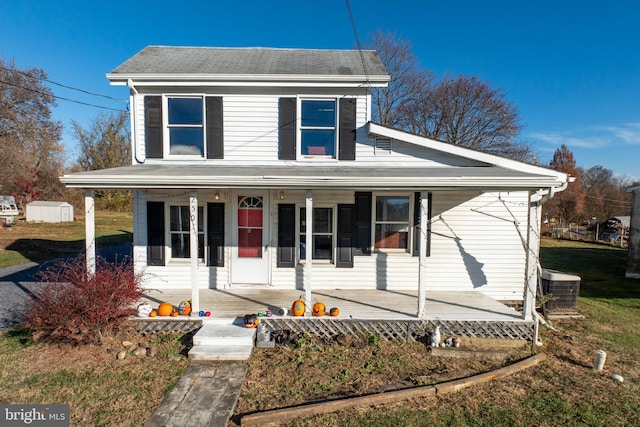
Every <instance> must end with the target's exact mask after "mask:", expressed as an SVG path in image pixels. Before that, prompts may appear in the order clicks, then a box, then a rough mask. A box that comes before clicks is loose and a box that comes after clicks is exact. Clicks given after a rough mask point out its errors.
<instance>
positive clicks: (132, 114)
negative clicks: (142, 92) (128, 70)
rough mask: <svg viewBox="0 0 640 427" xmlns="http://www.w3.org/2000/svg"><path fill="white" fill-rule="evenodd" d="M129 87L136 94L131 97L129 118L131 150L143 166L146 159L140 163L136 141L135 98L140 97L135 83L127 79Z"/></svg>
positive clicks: (135, 158)
mask: <svg viewBox="0 0 640 427" xmlns="http://www.w3.org/2000/svg"><path fill="white" fill-rule="evenodd" d="M127 86H129V90H130V91H131V92H133V93H134V95H135V96H133V95H130V96H131V107H130V109H129V116H130V118H131V149H132V150H133V158H134V160H135V161H136V162H137V163H139V164H142V163H144V159H143V160H142V161H140V159H138V144H137V141H136V113H135V111H134V110H135V108H134V107H135V98H136V97H137V96H138V95H139V93H138V91H137V90H136V88H135V87H134V86H133V81H132V80H131V79H127Z"/></svg>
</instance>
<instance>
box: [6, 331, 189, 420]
mask: <svg viewBox="0 0 640 427" xmlns="http://www.w3.org/2000/svg"><path fill="white" fill-rule="evenodd" d="M124 338H127V339H130V340H132V341H133V342H137V341H136V340H140V339H141V337H139V336H136V335H135V334H133V333H128V334H125V335H122V336H120V337H118V338H117V339H116V338H115V337H111V339H110V340H109V342H107V343H105V344H104V345H102V346H81V347H69V346H54V345H45V344H34V343H33V342H32V341H31V340H30V338H29V335H28V333H27V332H26V331H23V330H13V331H9V332H8V333H5V334H2V335H0V367H2V369H0V383H2V389H0V403H34V404H47V403H65V404H69V406H70V409H71V424H72V425H94V426H114V425H128V426H141V425H144V424H145V422H146V420H148V419H149V417H150V416H151V414H152V413H153V411H154V410H155V408H157V407H158V406H159V405H160V403H161V402H162V400H163V399H164V397H165V396H166V395H167V394H168V392H169V391H170V390H171V388H172V387H173V385H174V384H175V383H176V382H177V381H178V379H179V378H180V376H181V375H182V374H183V372H184V370H185V369H186V367H187V366H188V360H187V358H186V357H185V356H184V354H185V348H184V344H183V343H182V342H181V339H180V337H179V336H177V335H167V336H159V337H156V338H153V339H145V340H147V341H149V342H150V343H151V344H152V345H154V346H156V347H157V348H158V354H157V355H156V356H155V357H152V358H149V357H135V356H131V355H129V356H128V357H127V358H126V359H125V360H116V358H115V356H113V354H111V353H109V352H108V351H107V349H108V348H110V347H117V348H120V349H122V345H121V340H122V339H124Z"/></svg>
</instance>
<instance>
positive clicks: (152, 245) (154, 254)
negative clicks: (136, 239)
mask: <svg viewBox="0 0 640 427" xmlns="http://www.w3.org/2000/svg"><path fill="white" fill-rule="evenodd" d="M147 265H164V203H163V202H147Z"/></svg>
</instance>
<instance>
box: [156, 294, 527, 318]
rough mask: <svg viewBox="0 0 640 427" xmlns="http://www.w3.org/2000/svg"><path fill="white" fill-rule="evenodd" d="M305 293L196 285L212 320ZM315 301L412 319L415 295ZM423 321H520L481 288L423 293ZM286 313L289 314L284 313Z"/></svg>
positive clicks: (361, 313) (176, 299)
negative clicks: (207, 287) (477, 289)
mask: <svg viewBox="0 0 640 427" xmlns="http://www.w3.org/2000/svg"><path fill="white" fill-rule="evenodd" d="M301 293H304V291H300V290H281V289H272V288H266V287H265V288H251V289H249V288H240V289H233V290H231V289H200V309H201V310H204V311H210V312H211V313H212V316H213V317H214V318H225V319H229V318H237V317H242V316H244V315H245V314H249V313H258V312H260V311H266V310H271V311H272V312H273V313H277V312H278V309H279V308H281V307H285V308H288V309H290V308H291V304H292V303H293V301H295V300H296V299H298V298H299V297H300V294H301ZM312 297H313V299H314V300H315V301H322V302H323V303H324V304H325V306H326V307H327V310H329V308H331V307H338V308H339V309H340V318H347V319H349V318H353V319H360V320H362V319H366V320H409V319H416V312H417V307H418V293H417V291H416V292H411V291H384V290H317V291H313V292H312ZM145 299H146V300H148V301H150V303H151V304H152V305H154V306H156V305H157V304H158V303H159V302H162V301H167V302H170V303H172V304H174V305H176V306H177V305H178V304H179V303H180V301H183V300H189V299H191V291H190V290H189V289H164V290H162V291H158V290H153V291H151V290H150V291H148V292H146V293H145ZM425 315H426V316H425V318H424V320H443V321H497V322H518V321H524V320H523V319H522V315H521V313H518V312H517V311H515V310H514V309H513V308H511V307H508V306H506V305H504V304H502V303H500V302H499V301H496V300H494V299H492V298H490V297H488V296H486V295H484V294H482V293H480V292H472V291H470V292H442V291H440V292H434V291H429V292H427V303H426V310H425ZM288 317H290V316H288Z"/></svg>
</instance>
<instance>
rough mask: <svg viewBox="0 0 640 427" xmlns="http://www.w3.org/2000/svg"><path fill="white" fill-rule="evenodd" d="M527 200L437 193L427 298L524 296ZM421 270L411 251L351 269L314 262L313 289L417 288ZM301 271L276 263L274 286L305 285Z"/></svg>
mask: <svg viewBox="0 0 640 427" xmlns="http://www.w3.org/2000/svg"><path fill="white" fill-rule="evenodd" d="M527 202H528V194H527V192H512V193H486V194H480V195H479V194H478V192H434V193H433V211H434V212H433V215H432V233H431V239H432V241H431V256H430V257H429V258H427V296H428V291H429V290H442V291H478V292H482V293H484V294H486V295H488V296H490V297H492V298H495V299H499V300H521V299H522V295H523V292H524V267H525V250H524V248H523V245H522V243H521V239H520V236H519V234H518V231H517V229H516V226H515V224H514V222H515V221H517V222H518V223H519V227H518V228H519V230H520V232H521V233H522V234H523V236H526V232H527V214H528V212H527ZM472 209H473V210H472ZM474 210H475V211H474ZM481 212H482V213H481ZM487 214H489V215H487ZM491 215H493V216H491ZM512 215H513V216H512ZM514 217H515V218H514ZM272 226H273V227H277V218H276V219H275V220H274V222H273V223H272ZM276 232H277V230H276ZM455 236H457V237H458V238H459V240H457V241H456V239H455ZM418 268H419V266H418V257H414V256H411V255H410V254H408V253H374V254H373V255H371V256H356V257H354V267H353V268H335V266H333V265H318V266H316V265H315V264H314V266H313V282H312V290H313V289H317V290H321V289H387V290H416V289H417V287H418ZM303 275H304V268H303V266H301V265H298V266H297V267H296V268H277V267H276V264H275V260H274V262H273V265H272V285H273V286H274V287H277V288H282V289H290V288H291V287H292V286H293V284H294V283H295V284H296V286H298V287H299V288H300V289H301V286H302V277H303ZM482 283H484V284H482Z"/></svg>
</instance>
